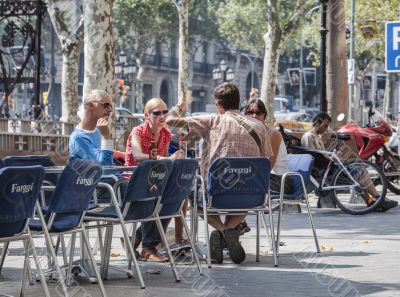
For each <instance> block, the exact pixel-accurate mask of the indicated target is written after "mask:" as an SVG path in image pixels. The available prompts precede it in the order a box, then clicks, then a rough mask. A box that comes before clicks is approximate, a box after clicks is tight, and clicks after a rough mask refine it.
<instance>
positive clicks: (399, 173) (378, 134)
mask: <svg viewBox="0 0 400 297" xmlns="http://www.w3.org/2000/svg"><path fill="white" fill-rule="evenodd" d="M337 132H339V133H351V134H353V135H354V137H355V141H356V144H357V148H358V153H359V155H360V158H361V159H363V160H368V159H370V160H371V161H373V162H375V163H376V164H377V165H379V166H381V167H382V169H383V171H384V173H385V177H386V181H387V186H388V188H389V190H390V191H392V192H393V193H395V194H400V158H399V155H398V154H397V152H396V151H395V150H394V149H392V148H391V147H390V145H389V140H390V137H391V136H392V134H393V132H392V128H391V127H390V125H389V124H388V123H387V122H386V121H385V120H384V118H383V116H382V114H380V113H379V112H378V111H377V110H374V109H373V107H372V106H371V107H370V108H369V110H368V124H367V125H366V126H365V127H360V126H358V125H357V124H355V123H350V124H346V125H344V126H343V127H342V128H340V129H339V130H338V131H337ZM397 141H398V140H397ZM392 147H393V148H394V147H395V145H394V143H393V144H392Z"/></svg>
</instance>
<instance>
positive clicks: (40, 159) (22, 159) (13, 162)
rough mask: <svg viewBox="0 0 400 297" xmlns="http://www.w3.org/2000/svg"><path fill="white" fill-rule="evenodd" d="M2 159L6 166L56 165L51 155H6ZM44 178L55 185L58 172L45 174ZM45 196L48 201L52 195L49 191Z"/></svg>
mask: <svg viewBox="0 0 400 297" xmlns="http://www.w3.org/2000/svg"><path fill="white" fill-rule="evenodd" d="M2 161H3V163H4V166H34V165H42V166H43V167H50V166H54V165H55V164H54V162H53V161H52V160H51V158H50V156H49V155H27V156H7V157H4V158H3V160H2ZM0 168H1V165H0ZM44 179H45V180H46V181H48V182H50V183H51V184H52V185H54V186H55V185H56V184H57V182H58V176H57V175H56V174H45V177H44ZM45 196H46V203H48V201H49V199H50V196H51V195H49V193H45Z"/></svg>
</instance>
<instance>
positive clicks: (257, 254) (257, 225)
mask: <svg viewBox="0 0 400 297" xmlns="http://www.w3.org/2000/svg"><path fill="white" fill-rule="evenodd" d="M256 217H257V218H256V262H260V212H257V215H256Z"/></svg>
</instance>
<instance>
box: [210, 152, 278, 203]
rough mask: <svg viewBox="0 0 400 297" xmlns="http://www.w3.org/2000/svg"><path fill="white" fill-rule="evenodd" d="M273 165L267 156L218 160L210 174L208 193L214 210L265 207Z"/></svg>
mask: <svg viewBox="0 0 400 297" xmlns="http://www.w3.org/2000/svg"><path fill="white" fill-rule="evenodd" d="M270 168H271V165H270V162H269V160H268V159H266V158H264V157H239V158H236V157H227V158H219V159H216V160H215V161H214V162H213V163H212V164H211V167H210V170H209V174H208V194H209V196H211V197H212V201H211V206H212V207H214V208H225V209H241V208H252V207H257V206H262V205H263V204H264V202H265V194H267V193H268V190H269V177H270Z"/></svg>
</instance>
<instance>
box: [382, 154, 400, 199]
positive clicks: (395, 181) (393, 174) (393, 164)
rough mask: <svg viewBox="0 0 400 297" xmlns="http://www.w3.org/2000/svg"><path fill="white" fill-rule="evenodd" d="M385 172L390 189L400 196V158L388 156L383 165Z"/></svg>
mask: <svg viewBox="0 0 400 297" xmlns="http://www.w3.org/2000/svg"><path fill="white" fill-rule="evenodd" d="M382 168H383V171H384V172H385V176H386V181H387V187H388V189H389V190H390V191H391V192H392V193H394V194H397V195H400V175H399V174H398V172H400V158H399V157H397V156H390V155H388V156H387V157H386V158H385V160H384V161H383V163H382Z"/></svg>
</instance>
